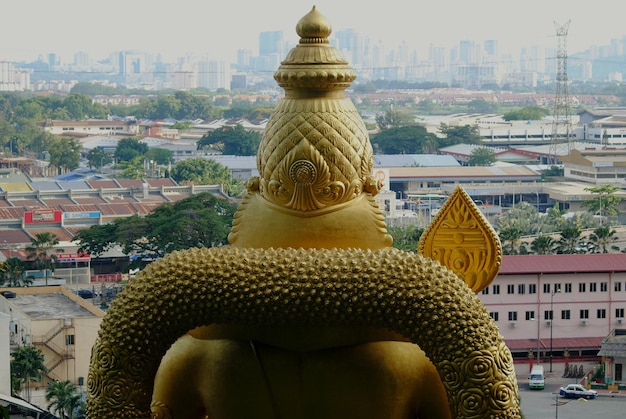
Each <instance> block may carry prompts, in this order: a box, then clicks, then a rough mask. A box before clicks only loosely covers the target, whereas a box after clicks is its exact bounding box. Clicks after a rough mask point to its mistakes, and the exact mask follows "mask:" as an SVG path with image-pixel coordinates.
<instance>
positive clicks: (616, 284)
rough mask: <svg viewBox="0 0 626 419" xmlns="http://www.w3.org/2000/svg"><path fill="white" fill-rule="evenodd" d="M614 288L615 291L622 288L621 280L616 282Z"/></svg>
mask: <svg viewBox="0 0 626 419" xmlns="http://www.w3.org/2000/svg"><path fill="white" fill-rule="evenodd" d="M614 290H615V291H621V290H622V283H621V282H616V283H615V287H614Z"/></svg>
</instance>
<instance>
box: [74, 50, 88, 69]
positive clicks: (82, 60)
mask: <svg viewBox="0 0 626 419" xmlns="http://www.w3.org/2000/svg"><path fill="white" fill-rule="evenodd" d="M90 64H91V63H90V62H89V54H88V53H86V52H84V51H78V52H76V53H74V65H75V66H79V67H88V66H89V65H90Z"/></svg>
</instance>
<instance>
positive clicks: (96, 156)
mask: <svg viewBox="0 0 626 419" xmlns="http://www.w3.org/2000/svg"><path fill="white" fill-rule="evenodd" d="M87 162H88V164H89V167H90V168H92V167H95V168H96V169H100V168H102V167H104V166H106V165H107V164H111V163H112V162H113V157H111V154H109V153H107V152H106V151H104V150H103V149H101V148H99V147H94V148H92V149H91V150H89V151H88V152H87Z"/></svg>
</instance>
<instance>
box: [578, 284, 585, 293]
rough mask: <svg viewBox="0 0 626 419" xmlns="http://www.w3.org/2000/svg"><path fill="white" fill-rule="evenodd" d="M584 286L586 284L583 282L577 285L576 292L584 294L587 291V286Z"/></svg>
mask: <svg viewBox="0 0 626 419" xmlns="http://www.w3.org/2000/svg"><path fill="white" fill-rule="evenodd" d="M586 285H587V284H585V283H584V282H581V283H579V284H578V292H586V291H587V290H586V288H587V286H586Z"/></svg>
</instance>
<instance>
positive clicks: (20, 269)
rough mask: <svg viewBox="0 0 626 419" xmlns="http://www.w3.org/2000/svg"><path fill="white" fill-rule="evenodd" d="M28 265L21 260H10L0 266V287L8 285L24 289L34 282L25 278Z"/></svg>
mask: <svg viewBox="0 0 626 419" xmlns="http://www.w3.org/2000/svg"><path fill="white" fill-rule="evenodd" d="M24 272H26V264H25V263H24V262H22V260H21V259H20V258H9V259H7V260H6V261H5V262H4V263H3V264H2V265H1V266H0V285H2V284H4V283H6V284H7V286H8V287H22V286H27V285H30V284H31V283H32V282H33V280H32V278H30V277H24Z"/></svg>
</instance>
